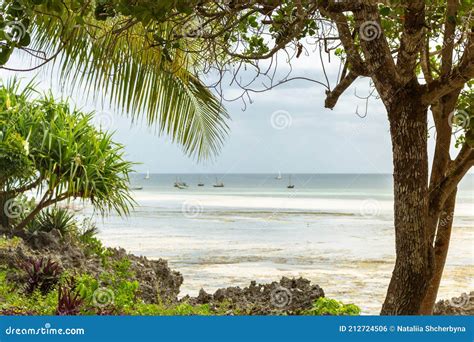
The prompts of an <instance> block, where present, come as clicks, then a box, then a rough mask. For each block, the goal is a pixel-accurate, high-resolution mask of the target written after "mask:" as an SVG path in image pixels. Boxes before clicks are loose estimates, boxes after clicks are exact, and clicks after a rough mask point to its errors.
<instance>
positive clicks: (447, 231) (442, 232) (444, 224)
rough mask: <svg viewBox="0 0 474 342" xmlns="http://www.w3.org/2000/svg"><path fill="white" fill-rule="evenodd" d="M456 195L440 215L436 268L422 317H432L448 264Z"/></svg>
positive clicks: (454, 193) (452, 195) (422, 308)
mask: <svg viewBox="0 0 474 342" xmlns="http://www.w3.org/2000/svg"><path fill="white" fill-rule="evenodd" d="M456 193H457V191H456V190H455V191H453V193H452V194H451V195H450V196H449V197H448V199H447V200H446V203H445V204H444V209H443V212H442V213H441V215H440V219H439V223H438V230H437V233H436V241H435V247H434V248H435V252H434V256H435V268H434V274H433V278H432V279H431V282H430V284H429V286H428V288H427V290H426V294H425V296H424V299H423V302H422V304H421V308H420V312H419V314H420V315H432V314H433V308H434V305H435V302H436V297H437V296H438V289H439V284H440V283H441V278H442V276H443V271H444V265H445V264H446V258H447V256H448V249H449V241H450V240H451V230H452V226H453V219H454V208H455V205H456Z"/></svg>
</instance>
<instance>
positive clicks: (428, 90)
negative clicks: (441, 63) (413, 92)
mask: <svg viewBox="0 0 474 342" xmlns="http://www.w3.org/2000/svg"><path fill="white" fill-rule="evenodd" d="M468 34H469V39H468V41H467V44H466V48H465V50H464V53H463V55H462V58H461V61H460V62H459V64H458V65H457V66H456V67H455V68H453V69H452V70H451V72H449V73H448V74H447V75H445V76H443V75H442V76H440V77H439V78H437V79H436V80H434V81H433V82H431V83H429V84H425V85H423V86H422V97H421V101H422V103H423V104H425V105H430V104H431V103H434V102H435V101H436V100H438V99H439V98H441V97H442V96H444V95H446V94H448V93H450V92H451V91H453V90H455V89H456V88H462V87H464V85H465V84H466V83H467V82H468V81H469V80H471V79H472V78H474V31H472V32H469V33H468Z"/></svg>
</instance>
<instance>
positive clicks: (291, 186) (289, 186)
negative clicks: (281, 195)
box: [287, 175, 295, 189]
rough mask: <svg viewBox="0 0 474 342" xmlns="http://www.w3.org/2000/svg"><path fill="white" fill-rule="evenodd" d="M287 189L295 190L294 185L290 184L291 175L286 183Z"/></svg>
mask: <svg viewBox="0 0 474 342" xmlns="http://www.w3.org/2000/svg"><path fill="white" fill-rule="evenodd" d="M287 188H288V189H294V188H295V185H294V184H292V183H291V175H290V181H289V182H288V186H287Z"/></svg>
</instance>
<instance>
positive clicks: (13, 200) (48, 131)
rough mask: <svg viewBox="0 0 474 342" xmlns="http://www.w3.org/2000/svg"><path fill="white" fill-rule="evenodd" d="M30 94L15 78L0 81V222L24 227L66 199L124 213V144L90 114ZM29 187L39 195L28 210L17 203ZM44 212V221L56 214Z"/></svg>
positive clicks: (128, 166) (128, 169) (126, 207)
mask: <svg viewBox="0 0 474 342" xmlns="http://www.w3.org/2000/svg"><path fill="white" fill-rule="evenodd" d="M35 92H36V90H35V89H34V87H33V86H32V85H31V84H30V85H28V86H27V87H26V88H25V89H23V91H20V90H19V85H18V82H16V81H12V82H11V83H10V84H6V85H1V84H0V132H1V134H0V204H1V208H0V209H2V210H0V225H2V226H4V227H10V228H14V229H16V230H18V229H23V228H25V227H26V226H27V225H29V224H30V223H31V222H32V221H33V220H34V218H35V217H36V216H37V215H38V214H39V213H40V212H41V211H42V210H43V209H45V208H48V207H50V206H53V205H55V204H56V203H58V202H61V201H64V200H68V199H71V198H78V199H82V200H89V201H90V202H91V203H92V205H93V206H94V208H95V209H97V210H98V211H99V212H100V213H102V214H103V213H105V212H108V211H110V210H114V211H116V212H117V213H119V214H120V215H123V214H127V213H128V212H129V209H130V207H131V206H132V205H133V200H132V198H131V197H130V193H129V188H128V185H129V173H130V172H131V170H132V164H131V163H129V162H127V161H125V160H124V157H123V153H124V152H123V146H122V145H120V144H117V143H114V142H113V141H112V136H111V134H109V133H106V132H103V131H102V130H100V129H96V128H95V127H94V126H93V124H92V118H93V113H90V114H85V113H82V112H80V111H78V110H77V109H71V106H70V105H69V104H68V103H67V102H66V101H56V100H54V99H53V98H52V96H51V95H45V96H42V97H40V98H36V99H32V94H33V93H35ZM36 93H37V92H36ZM12 160H17V161H18V162H17V163H15V162H12ZM30 190H35V191H36V193H38V194H41V196H40V197H39V198H38V199H37V201H36V203H35V204H34V206H33V208H29V207H27V206H24V205H22V203H20V202H18V198H19V196H21V195H22V194H24V193H26V192H27V191H30ZM44 215H45V217H44V218H46V222H48V221H51V219H52V218H53V217H54V218H55V219H58V218H59V217H60V216H58V215H53V216H51V215H50V216H49V217H48V214H47V213H46V214H44ZM65 218H66V217H65V215H63V216H62V219H61V220H63V219H65ZM55 223H64V222H61V221H58V222H55Z"/></svg>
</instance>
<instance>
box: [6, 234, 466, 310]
mask: <svg viewBox="0 0 474 342" xmlns="http://www.w3.org/2000/svg"><path fill="white" fill-rule="evenodd" d="M107 251H108V253H107V255H108V258H109V259H110V260H112V261H113V260H121V259H123V258H127V259H128V260H129V261H130V270H131V271H132V272H133V274H134V277H135V279H136V280H137V281H138V283H139V291H138V295H139V297H140V298H141V299H142V300H143V301H144V302H145V303H150V304H155V303H158V302H160V303H165V304H179V303H182V302H186V303H189V304H191V305H201V304H207V305H209V306H210V307H211V308H213V307H219V308H222V307H223V305H224V306H226V307H227V308H228V313H229V314H245V315H274V314H277V315H281V314H288V315H294V314H299V313H301V312H303V311H304V310H307V309H309V308H311V306H312V303H314V301H315V300H317V299H318V298H321V297H324V291H323V289H322V288H321V287H319V286H318V285H315V284H311V282H310V281H309V280H307V279H304V278H299V279H290V278H286V277H283V278H282V279H281V280H280V281H279V282H276V281H275V282H272V283H269V284H257V283H256V282H255V281H252V282H251V283H250V285H249V286H248V287H245V288H240V287H228V288H222V289H218V290H217V291H215V292H214V293H213V294H210V293H207V292H206V291H205V290H204V289H201V290H200V292H199V295H198V296H197V297H190V296H185V297H183V298H181V299H179V298H178V295H179V292H180V287H181V285H182V283H183V277H182V275H181V274H180V273H179V272H177V271H173V270H171V269H170V268H169V266H168V263H167V261H166V260H163V259H158V260H149V259H147V258H145V257H139V256H135V255H133V254H128V253H127V252H126V251H125V250H124V249H121V248H118V249H117V248H107ZM29 257H46V258H50V259H51V260H54V261H55V262H57V263H58V265H60V267H61V268H62V269H64V270H68V272H69V273H71V274H81V273H88V274H90V275H92V276H93V277H94V276H95V277H98V276H99V274H101V273H102V272H104V266H103V262H102V261H101V259H100V257H99V256H97V255H92V256H90V255H89V256H88V255H86V254H85V253H84V251H83V250H82V249H81V247H80V246H77V245H76V244H75V243H74V241H72V240H71V241H69V240H68V239H67V237H66V238H65V237H63V236H61V234H60V233H59V232H58V231H56V230H53V231H51V232H49V233H45V232H39V233H38V234H37V235H35V236H28V237H26V236H25V237H24V239H23V240H20V241H19V242H18V243H17V244H15V245H14V246H9V247H7V248H0V265H6V266H7V267H9V268H15V267H16V265H18V262H20V261H21V260H25V259H27V258H29ZM10 277H11V280H12V281H15V280H16V279H15V277H17V275H16V274H15V273H12V274H11V275H10ZM473 298H474V292H471V293H470V294H463V295H461V297H459V298H453V299H451V300H441V301H439V302H438V303H437V304H436V308H435V312H434V314H436V315H473V314H474V305H473V304H474V300H473Z"/></svg>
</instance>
